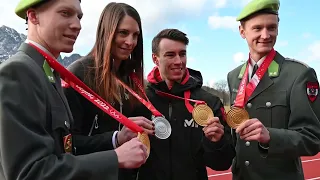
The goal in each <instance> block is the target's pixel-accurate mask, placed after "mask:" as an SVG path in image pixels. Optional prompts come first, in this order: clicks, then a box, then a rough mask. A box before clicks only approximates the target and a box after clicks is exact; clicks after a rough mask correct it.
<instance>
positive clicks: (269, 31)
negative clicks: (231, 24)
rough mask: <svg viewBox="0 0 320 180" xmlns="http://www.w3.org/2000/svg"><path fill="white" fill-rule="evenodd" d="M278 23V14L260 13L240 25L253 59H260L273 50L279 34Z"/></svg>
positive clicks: (241, 33)
mask: <svg viewBox="0 0 320 180" xmlns="http://www.w3.org/2000/svg"><path fill="white" fill-rule="evenodd" d="M278 25H279V22H278V16H277V15H274V14H259V15H256V16H254V17H252V18H250V19H249V20H247V21H245V22H244V23H242V25H240V27H239V31H240V35H241V37H242V38H244V39H246V41H247V43H248V46H249V49H250V55H251V56H252V58H253V59H255V60H259V59H260V58H262V57H263V56H265V55H266V54H268V53H269V52H270V51H271V50H272V48H273V46H274V45H275V43H276V40H277V36H278ZM257 58H258V59H257Z"/></svg>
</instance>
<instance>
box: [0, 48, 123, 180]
mask: <svg viewBox="0 0 320 180" xmlns="http://www.w3.org/2000/svg"><path fill="white" fill-rule="evenodd" d="M43 64H44V57H43V56H42V55H41V54H40V53H38V51H37V50H35V49H34V48H33V47H31V46H30V45H28V44H25V43H22V45H21V46H20V48H19V50H18V52H17V54H15V55H14V56H12V57H11V58H10V59H8V60H7V61H5V62H4V63H2V64H1V66H0V82H1V83H0V134H1V135H0V169H1V170H0V179H3V180H26V179H28V180H31V179H32V180H42V179H56V180H58V179H59V180H60V179H61V180H62V179H64V180H73V179H77V180H97V179H110V180H116V179H117V177H118V160H117V155H116V153H115V152H114V151H104V152H99V153H95V154H88V155H84V156H74V155H73V154H71V153H65V149H64V141H63V137H65V136H66V135H68V134H69V133H70V126H72V123H73V120H72V115H71V112H70V110H69V106H68V103H67V100H66V98H65V96H64V95H63V92H62V88H61V84H60V77H59V75H58V74H57V73H53V75H54V79H55V82H53V83H51V82H50V81H49V79H48V77H47V76H46V74H45V72H44V70H43V68H42V66H43Z"/></svg>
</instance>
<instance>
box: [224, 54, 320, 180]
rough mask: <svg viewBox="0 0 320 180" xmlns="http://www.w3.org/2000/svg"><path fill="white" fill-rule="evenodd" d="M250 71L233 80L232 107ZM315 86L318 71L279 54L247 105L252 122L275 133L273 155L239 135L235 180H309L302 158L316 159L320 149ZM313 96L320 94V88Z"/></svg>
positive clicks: (319, 114) (238, 72) (237, 71)
mask: <svg viewBox="0 0 320 180" xmlns="http://www.w3.org/2000/svg"><path fill="white" fill-rule="evenodd" d="M245 66H246V63H245V64H243V65H241V66H239V67H237V68H236V69H234V70H232V71H231V72H230V73H229V74H228V85H229V89H230V92H231V94H230V100H231V103H232V104H233V103H234V100H235V98H236V95H237V91H238V87H239V84H240V81H241V79H242V77H243V75H244V70H245ZM309 83H315V84H317V85H319V83H318V80H317V76H316V73H315V71H314V70H313V69H312V68H310V67H307V66H305V65H303V64H302V63H299V62H297V61H295V60H291V59H287V58H284V57H283V56H281V54H279V53H277V54H276V56H275V58H274V60H273V62H272V63H271V64H270V66H269V68H268V71H267V72H266V74H265V75H264V76H263V78H262V79H261V81H260V83H259V84H258V86H257V88H256V89H255V91H254V92H253V94H252V95H251V96H250V97H249V100H248V102H247V104H245V109H246V110H247V111H248V113H249V115H250V118H257V119H259V120H260V121H261V122H262V123H263V124H264V126H266V127H267V129H268V130H269V133H270V143H269V149H268V150H264V149H263V148H261V147H260V146H259V144H258V143H257V142H256V141H250V142H249V141H244V140H241V139H240V138H239V135H238V134H236V133H235V132H234V133H233V134H234V139H235V144H236V153H237V156H236V158H235V161H234V163H233V165H232V173H233V179H234V180H284V179H290V180H303V179H304V175H303V169H302V163H301V159H300V157H301V156H313V155H316V154H317V153H318V152H319V145H320V122H319V117H320V108H319V107H320V98H319V97H317V96H318V95H316V96H315V97H317V98H316V99H315V100H314V99H313V98H312V96H308V87H310V86H309ZM310 90H311V88H310ZM313 90H315V91H314V92H317V91H319V87H316V86H315V88H313ZM316 90H317V91H316ZM309 98H310V99H309ZM312 100H314V101H312Z"/></svg>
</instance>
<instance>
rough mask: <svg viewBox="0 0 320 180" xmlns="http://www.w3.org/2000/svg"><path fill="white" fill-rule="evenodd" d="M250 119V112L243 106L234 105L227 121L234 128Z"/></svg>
mask: <svg viewBox="0 0 320 180" xmlns="http://www.w3.org/2000/svg"><path fill="white" fill-rule="evenodd" d="M248 119H249V113H248V112H247V111H246V110H245V109H243V108H239V107H232V108H231V109H230V111H229V112H228V113H227V123H228V125H229V126H230V127H231V128H233V129H236V128H237V127H238V126H239V125H240V124H241V123H243V122H245V121H246V120H248Z"/></svg>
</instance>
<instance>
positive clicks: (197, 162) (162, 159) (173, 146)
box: [138, 68, 235, 180]
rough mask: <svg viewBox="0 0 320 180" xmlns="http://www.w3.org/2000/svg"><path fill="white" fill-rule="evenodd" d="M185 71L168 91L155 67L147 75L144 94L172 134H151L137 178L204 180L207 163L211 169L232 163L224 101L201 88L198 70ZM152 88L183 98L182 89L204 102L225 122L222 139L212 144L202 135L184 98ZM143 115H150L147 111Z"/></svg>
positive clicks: (230, 142) (224, 168)
mask: <svg viewBox="0 0 320 180" xmlns="http://www.w3.org/2000/svg"><path fill="white" fill-rule="evenodd" d="M188 72H189V73H187V75H186V77H185V78H184V82H183V83H181V84H178V83H175V84H174V85H173V87H172V89H171V90H169V89H168V87H167V85H166V83H165V82H164V81H162V80H161V78H160V75H159V70H158V69H157V68H154V70H153V71H152V72H151V73H150V74H149V75H148V81H149V83H148V85H147V89H146V93H147V96H148V98H149V99H150V101H151V102H152V104H153V105H154V106H155V108H156V109H157V110H159V111H160V112H161V113H162V114H163V115H164V116H165V117H166V119H167V120H168V121H169V122H170V124H171V127H172V134H171V136H170V137H169V138H168V139H165V140H161V139H157V138H156V137H155V136H150V141H151V153H150V156H149V158H148V160H147V162H146V164H144V165H143V166H142V167H141V168H140V170H139V174H138V176H139V178H138V179H139V180H151V179H152V180H164V179H165V180H181V179H183V180H207V179H208V177H207V171H206V166H207V167H210V168H212V169H214V170H227V169H229V168H230V166H231V163H232V159H233V158H234V156H235V151H234V148H233V146H232V140H231V134H230V128H229V127H228V126H227V125H226V122H225V121H224V115H225V113H224V107H223V104H222V103H221V101H220V99H219V98H218V97H217V96H214V95H212V94H210V93H208V92H206V91H205V90H203V89H201V86H202V76H201V73H200V72H199V71H195V70H192V69H188ZM155 90H160V91H163V92H167V93H171V94H173V95H177V96H180V97H184V91H191V97H190V98H191V99H195V100H203V101H205V102H206V103H207V105H208V106H210V108H211V109H212V110H213V112H214V114H215V116H217V117H219V118H220V122H221V123H222V124H223V125H224V136H223V137H222V139H221V140H220V141H219V142H217V143H214V142H211V141H210V140H209V139H207V138H206V137H205V136H204V133H203V131H202V127H201V126H198V125H197V124H196V123H195V122H194V121H193V119H192V114H191V113H190V112H189V111H188V110H187V108H186V105H185V102H184V100H178V99H172V98H167V97H164V96H161V95H158V94H157V93H156V92H155ZM191 104H192V105H194V103H192V102H191ZM146 112H147V111H146ZM146 114H148V115H147V118H151V113H150V112H148V113H146Z"/></svg>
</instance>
